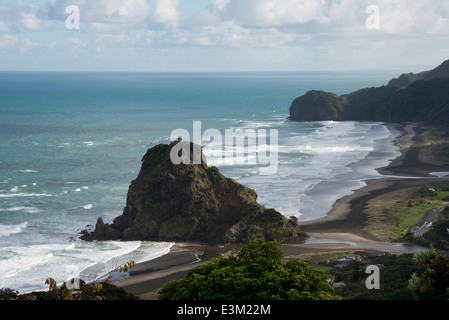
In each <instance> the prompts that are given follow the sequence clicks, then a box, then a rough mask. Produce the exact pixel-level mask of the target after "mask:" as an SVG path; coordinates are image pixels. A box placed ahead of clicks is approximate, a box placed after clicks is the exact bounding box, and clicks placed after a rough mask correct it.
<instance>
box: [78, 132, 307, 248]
mask: <svg viewBox="0 0 449 320" xmlns="http://www.w3.org/2000/svg"><path fill="white" fill-rule="evenodd" d="M178 143H186V142H181V141H177V142H173V143H171V144H170V145H158V146H156V147H154V148H152V149H150V150H148V152H147V153H146V154H145V156H144V157H143V159H142V168H141V170H140V173H139V175H138V177H137V179H136V180H134V181H133V182H132V183H131V186H130V187H129V191H128V196H127V204H126V208H125V210H124V212H123V214H122V215H121V216H119V217H117V218H116V219H115V220H114V221H113V223H112V224H111V225H110V224H105V223H104V222H103V220H102V218H99V219H98V221H97V224H96V226H95V231H94V232H92V233H86V234H84V235H83V236H82V237H81V238H82V239H83V240H87V241H93V240H100V241H105V240H124V241H131V240H142V241H193V242H205V243H209V244H223V243H247V242H249V241H251V240H255V239H264V240H266V241H283V242H293V241H299V240H302V239H304V238H306V237H307V236H306V234H304V233H303V232H302V231H301V229H300V228H299V226H298V224H297V221H296V220H295V219H287V218H286V217H284V216H282V215H281V214H280V213H279V212H277V211H276V210H273V209H267V208H265V207H263V206H261V205H260V204H258V203H257V201H256V200H257V194H256V192H255V191H254V190H252V189H249V188H247V187H245V186H243V185H241V184H239V183H237V182H236V181H234V180H232V179H228V178H226V177H224V176H223V175H222V174H221V173H220V172H219V170H218V169H217V168H215V167H208V166H207V164H206V162H205V159H204V155H203V154H202V153H201V155H202V157H201V161H200V162H201V163H200V164H193V157H190V161H188V164H183V163H181V164H178V165H175V164H173V163H172V161H171V160H170V152H171V150H172V148H173V147H174V146H175V145H177V144H178ZM189 144H190V147H191V148H192V149H193V148H195V147H198V146H196V145H193V143H190V142H189ZM196 163H198V161H196Z"/></svg>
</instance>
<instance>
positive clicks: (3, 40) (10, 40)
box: [0, 34, 18, 49]
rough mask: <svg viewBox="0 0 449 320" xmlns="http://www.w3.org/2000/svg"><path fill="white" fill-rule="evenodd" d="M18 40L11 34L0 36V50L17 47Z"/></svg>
mask: <svg viewBox="0 0 449 320" xmlns="http://www.w3.org/2000/svg"><path fill="white" fill-rule="evenodd" d="M17 42H18V40H17V38H16V37H14V36H13V35H11V34H4V35H2V36H0V49H8V48H13V47H15V46H16V44H17Z"/></svg>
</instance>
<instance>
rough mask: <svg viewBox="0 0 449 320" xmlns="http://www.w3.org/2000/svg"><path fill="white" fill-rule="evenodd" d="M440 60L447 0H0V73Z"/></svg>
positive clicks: (426, 63) (428, 63)
mask: <svg viewBox="0 0 449 320" xmlns="http://www.w3.org/2000/svg"><path fill="white" fill-rule="evenodd" d="M75 9H76V10H75ZM78 17H79V19H78ZM447 59H449V1H447V0H427V1H426V0H395V1H387V0H362V1H360V0H335V1H334V0H1V2H0V70H50V71H146V72H164V71H169V72H173V71H174V72H191V71H201V72H204V71H206V72H209V71H210V72H212V71H304V70H306V71H309V70H326V71H328V70H329V71H349V70H356V69H359V70H364V69H373V68H395V69H398V70H402V69H403V70H409V69H407V68H415V69H412V70H410V71H420V68H422V69H424V70H425V69H426V68H427V67H429V68H430V67H435V66H436V65H438V64H440V63H441V62H442V61H444V60H447Z"/></svg>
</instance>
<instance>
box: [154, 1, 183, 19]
mask: <svg viewBox="0 0 449 320" xmlns="http://www.w3.org/2000/svg"><path fill="white" fill-rule="evenodd" d="M154 4H155V8H154V13H153V15H152V16H151V20H152V21H153V22H158V23H175V22H177V21H178V19H179V11H178V5H179V2H178V0H154Z"/></svg>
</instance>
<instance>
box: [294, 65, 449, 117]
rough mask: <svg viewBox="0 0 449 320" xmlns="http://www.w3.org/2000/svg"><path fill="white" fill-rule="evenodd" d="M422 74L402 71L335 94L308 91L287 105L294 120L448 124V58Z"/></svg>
mask: <svg viewBox="0 0 449 320" xmlns="http://www.w3.org/2000/svg"><path fill="white" fill-rule="evenodd" d="M424 74H425V75H426V76H422V75H421V76H418V75H413V74H408V75H403V76H402V77H401V78H400V80H399V79H396V80H395V79H393V80H392V81H390V83H389V84H388V85H386V86H382V87H375V88H365V89H360V90H358V91H355V92H353V93H350V94H345V95H342V96H337V95H335V94H333V93H328V92H323V91H316V90H313V91H309V92H307V93H306V94H305V95H304V96H302V97H299V98H297V99H295V100H294V101H293V103H292V105H291V107H290V120H294V121H325V120H335V121H381V122H423V123H428V124H444V125H447V124H449V60H448V61H445V62H444V63H443V64H442V65H440V66H439V67H437V68H435V69H434V70H431V71H428V72H425V73H424Z"/></svg>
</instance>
